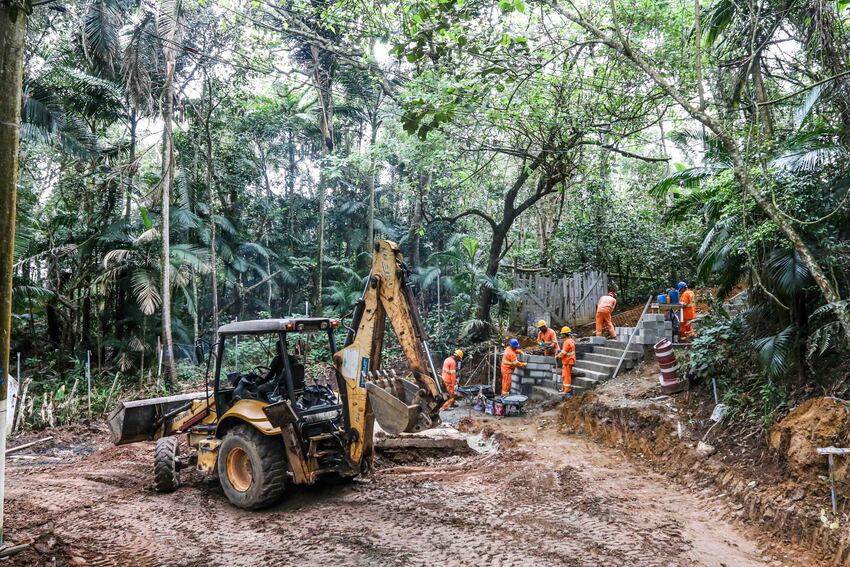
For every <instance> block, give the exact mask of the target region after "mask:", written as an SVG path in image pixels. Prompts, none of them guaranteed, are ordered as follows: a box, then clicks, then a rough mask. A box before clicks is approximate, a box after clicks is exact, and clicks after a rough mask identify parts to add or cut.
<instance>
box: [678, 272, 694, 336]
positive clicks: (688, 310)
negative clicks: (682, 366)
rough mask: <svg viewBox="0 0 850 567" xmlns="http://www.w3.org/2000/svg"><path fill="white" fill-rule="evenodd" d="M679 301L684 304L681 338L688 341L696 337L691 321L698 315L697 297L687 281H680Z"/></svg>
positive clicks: (680, 328)
mask: <svg viewBox="0 0 850 567" xmlns="http://www.w3.org/2000/svg"><path fill="white" fill-rule="evenodd" d="M676 287H678V288H679V303H680V304H681V305H682V322H681V324H680V325H679V339H680V340H682V341H688V340H690V339H691V338H693V337H694V335H695V333H694V328H693V326H692V324H691V321H693V320H694V318H696V316H697V297H696V294H695V293H694V292H693V290H691V289H689V288H688V284H687V283H685V282H679V284H678V285H677V286H676Z"/></svg>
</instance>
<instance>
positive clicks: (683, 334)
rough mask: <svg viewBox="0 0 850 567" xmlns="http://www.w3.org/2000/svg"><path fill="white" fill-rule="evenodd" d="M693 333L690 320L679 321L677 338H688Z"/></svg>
mask: <svg viewBox="0 0 850 567" xmlns="http://www.w3.org/2000/svg"><path fill="white" fill-rule="evenodd" d="M694 335H695V333H694V328H693V327H692V326H691V321H690V320H688V321H682V322H681V323H679V340H688V339H690V338H692V337H694Z"/></svg>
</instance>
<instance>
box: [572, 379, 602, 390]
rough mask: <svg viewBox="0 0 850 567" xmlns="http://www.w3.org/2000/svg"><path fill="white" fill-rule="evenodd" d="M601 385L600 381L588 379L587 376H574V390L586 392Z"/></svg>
mask: <svg viewBox="0 0 850 567" xmlns="http://www.w3.org/2000/svg"><path fill="white" fill-rule="evenodd" d="M597 384H599V381H598V380H595V379H593V378H588V377H587V376H573V388H576V387H578V388H582V389H584V390H592V389H593V388H595V387H596V385H597Z"/></svg>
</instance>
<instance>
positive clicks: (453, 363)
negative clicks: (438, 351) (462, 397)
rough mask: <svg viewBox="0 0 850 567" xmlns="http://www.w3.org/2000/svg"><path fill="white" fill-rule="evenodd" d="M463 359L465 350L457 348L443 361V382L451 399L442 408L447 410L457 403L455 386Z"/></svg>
mask: <svg viewBox="0 0 850 567" xmlns="http://www.w3.org/2000/svg"><path fill="white" fill-rule="evenodd" d="M461 360H463V351H462V350H460V349H457V350H456V351H454V352H453V353H452V354H451V355H450V356H449V357H448V358H446V359H445V360H444V361H443V372H442V378H443V384H445V385H446V391H447V392H448V393H449V399H448V400H446V403H444V404H443V407H442V409H444V410H447V409H449V408H451V407H453V406H454V405H455V388H456V387H457V371H458V363H460V361H461Z"/></svg>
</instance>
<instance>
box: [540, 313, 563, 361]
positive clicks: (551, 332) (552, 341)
mask: <svg viewBox="0 0 850 567" xmlns="http://www.w3.org/2000/svg"><path fill="white" fill-rule="evenodd" d="M537 346H539V347H540V348H541V349H542V350H543V356H555V355H556V354H557V353H558V335H556V334H555V329H550V328H549V326H548V325H546V321H544V320H543V319H541V320H540V321H538V322H537Z"/></svg>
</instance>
